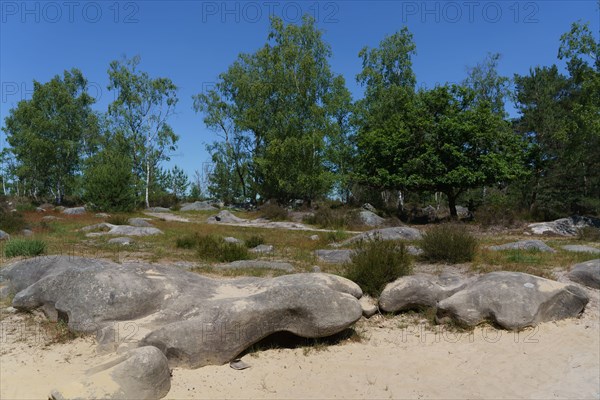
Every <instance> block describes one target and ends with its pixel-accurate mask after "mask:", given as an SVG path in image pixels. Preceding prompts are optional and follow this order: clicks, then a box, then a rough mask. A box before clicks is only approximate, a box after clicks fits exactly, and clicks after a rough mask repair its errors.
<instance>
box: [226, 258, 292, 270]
mask: <svg viewBox="0 0 600 400" xmlns="http://www.w3.org/2000/svg"><path fill="white" fill-rule="evenodd" d="M216 268H217V269H278V270H281V271H286V272H293V271H294V266H293V265H292V264H290V263H286V262H280V261H262V260H239V261H233V262H231V263H228V264H221V265H218V266H217V267H216Z"/></svg>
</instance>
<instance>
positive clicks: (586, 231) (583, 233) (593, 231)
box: [577, 226, 600, 242]
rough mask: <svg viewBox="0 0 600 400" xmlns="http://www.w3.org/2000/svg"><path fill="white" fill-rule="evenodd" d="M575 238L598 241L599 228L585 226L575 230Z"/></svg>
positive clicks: (599, 236)
mask: <svg viewBox="0 0 600 400" xmlns="http://www.w3.org/2000/svg"><path fill="white" fill-rule="evenodd" d="M577 239H579V240H583V241H586V242H600V229H599V228H595V227H593V226H586V227H584V228H581V229H579V230H578V231H577Z"/></svg>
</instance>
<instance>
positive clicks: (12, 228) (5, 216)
mask: <svg viewBox="0 0 600 400" xmlns="http://www.w3.org/2000/svg"><path fill="white" fill-rule="evenodd" d="M25 227H26V224H25V220H24V219H23V215H21V214H19V213H16V212H11V211H5V210H3V209H0V230H3V231H5V232H7V233H17V232H20V231H22V230H23V229H25Z"/></svg>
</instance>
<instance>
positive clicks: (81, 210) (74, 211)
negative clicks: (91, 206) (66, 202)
mask: <svg viewBox="0 0 600 400" xmlns="http://www.w3.org/2000/svg"><path fill="white" fill-rule="evenodd" d="M62 213H63V214H66V215H83V214H85V207H73V208H65V209H64V210H62Z"/></svg>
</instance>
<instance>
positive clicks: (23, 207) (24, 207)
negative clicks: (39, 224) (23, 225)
mask: <svg viewBox="0 0 600 400" xmlns="http://www.w3.org/2000/svg"><path fill="white" fill-rule="evenodd" d="M15 208H16V209H17V211H19V212H25V211H35V210H36V208H37V207H36V206H34V205H33V204H31V203H19V204H17V206H16V207H15Z"/></svg>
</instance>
